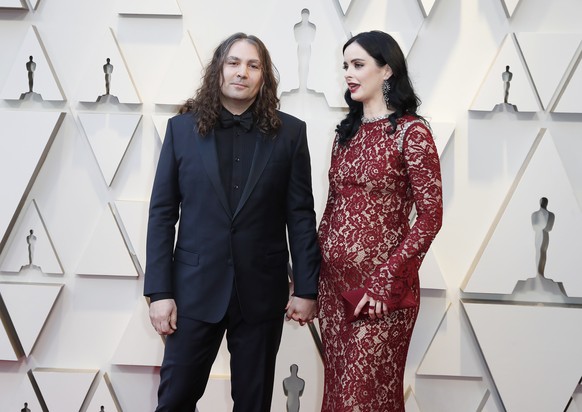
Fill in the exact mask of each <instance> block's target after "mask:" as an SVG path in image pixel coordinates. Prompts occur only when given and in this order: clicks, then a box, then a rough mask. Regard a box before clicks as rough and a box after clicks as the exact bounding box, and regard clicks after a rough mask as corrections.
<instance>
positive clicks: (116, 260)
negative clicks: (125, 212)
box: [76, 207, 138, 276]
mask: <svg viewBox="0 0 582 412" xmlns="http://www.w3.org/2000/svg"><path fill="white" fill-rule="evenodd" d="M76 273H77V274H79V275H96V276H137V275H138V273H137V271H136V268H135V265H134V263H133V260H132V258H131V254H130V252H129V250H128V248H127V245H126V243H125V240H124V238H123V235H122V234H121V232H120V230H119V227H118V226H117V222H116V221H115V218H114V216H113V213H112V211H111V209H110V208H109V207H107V208H106V209H105V210H104V211H103V213H102V214H101V217H100V218H99V221H98V223H97V226H95V230H94V232H93V235H92V236H91V239H90V241H89V243H88V245H87V246H86V247H85V251H84V252H83V255H82V257H81V261H80V262H79V265H78V267H77V271H76Z"/></svg>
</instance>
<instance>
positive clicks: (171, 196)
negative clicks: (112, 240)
mask: <svg viewBox="0 0 582 412" xmlns="http://www.w3.org/2000/svg"><path fill="white" fill-rule="evenodd" d="M174 149H175V148H174V134H173V130H172V120H170V121H168V127H167V129H166V137H165V139H164V143H163V145H162V150H161V152H160V158H159V160H158V166H157V170H156V177H155V179H154V185H153V188H152V195H151V200H150V209H149V220H148V230H147V247H146V253H147V263H146V271H145V282H144V295H146V296H150V295H153V294H165V295H164V296H172V294H173V283H172V261H173V250H174V239H175V235H176V228H175V227H176V222H177V221H178V217H179V210H180V201H181V196H180V190H179V182H178V162H177V159H176V155H175V152H174Z"/></svg>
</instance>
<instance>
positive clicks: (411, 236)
mask: <svg viewBox="0 0 582 412" xmlns="http://www.w3.org/2000/svg"><path fill="white" fill-rule="evenodd" d="M391 130H392V126H391V125H390V122H389V121H388V120H386V119H384V120H379V121H376V122H373V123H367V124H363V125H362V126H361V127H360V129H359V130H358V132H357V133H356V135H355V136H354V137H353V139H352V140H351V141H350V142H349V144H348V146H347V147H346V146H340V145H338V144H337V142H336V143H335V144H334V148H333V153H332V159H331V167H330V169H329V186H330V187H329V196H328V200H327V206H326V209H325V213H324V215H323V218H322V221H321V224H320V227H319V242H320V246H321V251H322V254H323V261H322V266H321V274H320V285H319V297H318V303H319V323H320V328H321V332H322V340H323V344H324V348H325V388H324V398H323V406H322V411H323V412H399V411H404V390H403V380H404V366H405V363H406V355H407V352H408V346H409V343H410V338H411V335H412V329H413V327H414V323H415V321H416V317H417V315H418V305H417V306H416V307H413V308H408V309H400V310H395V311H393V312H391V314H390V315H389V316H384V317H383V318H381V319H376V320H370V319H365V320H358V321H355V322H352V323H347V322H346V320H345V316H344V312H343V303H342V301H341V295H340V294H341V292H343V291H346V290H351V289H356V288H361V287H366V288H367V290H368V295H370V296H372V297H373V298H374V299H376V300H381V301H386V302H390V301H397V300H398V299H399V297H400V296H401V294H402V289H403V287H405V285H406V284H410V285H412V289H413V291H414V294H415V296H416V297H417V298H418V300H419V295H420V290H419V283H418V268H419V267H420V264H421V263H422V259H423V258H424V255H425V254H426V251H427V250H428V248H429V246H430V244H431V242H432V240H433V239H434V237H435V235H436V234H437V232H438V230H439V229H440V226H441V220H442V193H441V176H440V164H439V158H438V154H437V150H436V147H435V145H434V142H433V139H432V135H431V133H430V130H429V129H428V127H427V126H426V125H425V124H424V123H423V122H422V121H420V120H418V119H416V118H414V117H412V116H405V117H403V118H400V119H399V120H398V126H397V128H396V132H395V133H391V134H389V132H391ZM413 206H415V207H416V219H415V221H414V224H413V225H412V227H411V226H410V224H409V221H410V214H411V211H412V208H413Z"/></svg>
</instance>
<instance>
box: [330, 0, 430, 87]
mask: <svg viewBox="0 0 582 412" xmlns="http://www.w3.org/2000/svg"><path fill="white" fill-rule="evenodd" d="M419 1H420V0H419ZM419 9H422V7H421V6H420V5H419V4H418V3H416V2H414V1H392V2H386V1H384V0H369V1H368V2H366V6H365V7H363V8H361V9H358V10H352V11H350V13H349V16H347V17H346V19H345V21H346V26H347V27H348V29H349V30H350V32H351V33H354V34H355V33H361V32H365V31H369V30H383V31H385V32H386V33H388V34H390V35H391V36H392V37H393V38H394V40H396V42H397V43H398V45H399V46H400V48H401V49H402V53H404V56H408V53H409V52H410V50H411V49H412V46H413V44H414V42H415V41H416V37H417V35H418V31H419V30H420V28H421V26H422V23H423V21H424V16H423V14H422V13H419ZM342 46H343V44H342ZM341 55H342V54H341V49H340V50H339V56H341ZM336 59H337V58H336ZM336 70H337V69H336ZM342 74H343V72H342ZM342 90H344V91H345V87H343V89H342Z"/></svg>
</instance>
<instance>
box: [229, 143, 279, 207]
mask: <svg viewBox="0 0 582 412" xmlns="http://www.w3.org/2000/svg"><path fill="white" fill-rule="evenodd" d="M274 146H275V138H274V137H267V136H265V135H263V134H262V133H260V132H257V143H256V146H255V155H254V156H253V162H252V163H251V170H250V172H249V178H248V180H247V184H246V185H245V188H244V190H243V193H242V195H241V198H240V201H239V202H238V206H237V208H236V211H235V212H234V216H233V218H235V217H236V216H237V215H238V213H239V212H240V211H241V209H242V208H243V206H244V205H245V203H246V201H247V200H248V199H249V196H250V195H251V193H252V191H253V189H254V188H255V186H256V185H257V182H258V181H259V177H261V174H262V173H263V170H265V166H266V165H267V162H268V161H269V158H270V157H271V153H272V152H273V147H274Z"/></svg>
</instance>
